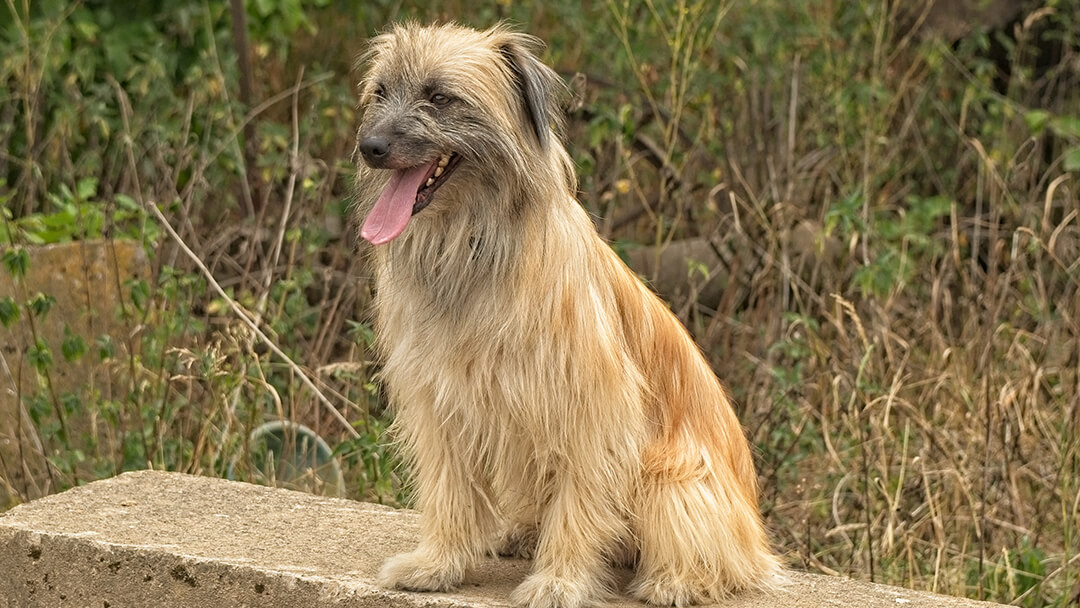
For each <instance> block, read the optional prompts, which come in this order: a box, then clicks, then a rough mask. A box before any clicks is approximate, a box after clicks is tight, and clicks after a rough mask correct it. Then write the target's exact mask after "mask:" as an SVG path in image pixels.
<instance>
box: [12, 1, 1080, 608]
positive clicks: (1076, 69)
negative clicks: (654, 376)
mask: <svg viewBox="0 0 1080 608" xmlns="http://www.w3.org/2000/svg"><path fill="white" fill-rule="evenodd" d="M0 14H3V17H2V18H0V208H2V218H0V250H2V262H3V264H0V324H2V326H0V510H2V509H4V508H8V507H11V506H13V505H15V504H18V503H20V502H23V501H26V500H30V499H33V498H36V497H39V496H43V495H46V494H49V493H53V492H58V491H61V490H63V489H65V488H68V487H71V486H73V485H76V484H80V483H85V482H87V481H90V480H93V479H97V478H101V477H106V476H110V475H114V474H117V473H119V472H122V471H125V470H132V469H142V468H150V467H152V468H155V469H165V470H174V471H184V472H188V473H195V474H202V475H215V476H224V477H230V478H234V479H240V480H246V481H255V482H259V483H269V484H277V485H285V486H288V487H298V488H302V489H307V490H310V491H315V492H323V493H329V494H337V495H344V496H348V497H352V498H358V499H363V500H378V501H382V502H386V503H390V504H407V501H408V495H407V486H406V485H405V484H404V483H403V480H404V479H405V478H407V472H406V471H402V470H400V469H399V468H398V467H397V462H396V460H395V458H394V454H393V449H392V447H391V446H390V445H388V440H387V438H386V436H385V433H384V429H385V428H386V426H387V424H388V423H389V420H390V416H391V413H390V412H388V411H387V409H386V404H385V400H384V398H383V397H382V395H381V393H380V390H379V388H378V380H377V372H378V364H377V361H376V360H375V359H374V357H373V354H372V351H371V340H372V333H371V329H370V325H369V318H368V316H367V303H368V301H369V299H370V284H369V281H368V270H367V268H366V267H365V264H364V260H363V259H362V256H361V255H358V254H357V247H356V239H355V238H354V225H353V223H352V222H353V220H352V219H351V218H350V217H349V204H350V203H349V191H350V179H351V175H352V163H351V152H352V147H353V137H354V129H355V126H356V122H357V116H356V106H355V97H354V93H355V91H354V86H355V82H356V81H357V80H358V78H359V74H358V73H357V72H356V69H355V66H354V65H353V63H354V60H355V57H356V56H357V54H358V53H359V52H360V51H361V50H362V49H363V47H364V43H365V40H366V39H367V37H368V36H370V35H371V34H372V33H373V32H376V31H378V30H379V29H380V28H382V27H383V26H384V25H385V24H387V23H389V22H391V21H393V20H399V19H406V18H413V19H419V20H424V21H427V20H457V21H460V22H464V23H466V24H469V25H475V26H479V27H483V26H487V25H490V24H492V23H494V22H495V21H497V20H499V19H509V20H511V21H512V22H514V23H516V24H519V25H520V27H521V29H523V30H525V31H528V32H530V33H532V34H535V35H537V36H540V37H541V38H543V39H544V40H546V41H547V42H548V45H549V46H548V50H547V55H546V57H545V59H546V60H547V61H548V62H549V63H550V64H552V65H553V66H555V67H556V68H557V69H558V70H559V71H560V73H562V74H563V75H564V76H565V77H566V79H567V81H568V82H569V83H570V85H571V89H572V91H573V95H572V96H571V99H570V100H569V101H568V105H567V112H568V115H569V125H570V126H569V132H568V138H567V139H568V141H567V145H568V148H569V149H570V151H571V153H572V155H573V157H574V159H575V160H576V162H577V166H578V169H579V172H580V185H579V188H580V193H579V194H580V200H581V201H582V204H583V205H585V207H586V208H587V209H588V210H589V211H590V212H591V213H592V214H593V216H594V217H595V219H596V223H597V227H598V229H599V231H600V232H601V234H602V235H603V236H604V237H605V238H607V239H609V240H610V241H611V242H612V244H613V246H614V247H615V248H616V249H617V250H618V251H619V252H620V254H622V255H624V256H625V258H626V259H627V260H628V262H630V263H631V265H632V266H633V267H634V268H635V270H637V271H638V272H639V273H640V274H641V275H642V277H643V279H644V280H647V281H650V282H651V284H652V285H653V286H654V287H655V288H656V289H657V290H658V291H660V292H661V294H662V295H663V296H664V297H665V299H667V300H668V301H669V302H670V303H671V304H672V307H673V309H674V310H675V311H676V313H677V314H678V315H679V316H680V318H681V319H682V320H683V321H684V322H685V323H686V324H687V326H688V327H689V328H690V329H691V331H692V333H693V334H694V336H695V338H696V340H697V342H698V344H699V345H700V347H701V348H702V350H703V351H704V352H705V353H706V354H707V355H708V357H709V359H710V361H711V362H712V363H713V365H714V367H715V369H716V371H717V373H718V374H719V376H720V377H721V378H722V379H723V380H724V382H725V383H726V384H727V385H728V386H729V387H730V388H731V390H732V392H733V393H734V395H735V397H736V399H737V401H738V409H739V414H740V417H741V419H742V420H743V422H744V424H745V425H746V428H747V432H748V434H749V436H750V438H751V440H752V442H753V443H754V445H755V446H756V455H757V458H758V467H759V471H760V475H761V483H762V489H763V498H762V505H763V509H764V511H765V513H766V516H767V519H768V522H769V524H770V526H771V528H772V530H773V532H774V537H775V540H776V543H777V545H778V546H779V547H780V549H781V550H782V551H783V552H784V553H785V555H786V558H787V560H788V561H789V563H791V564H792V565H793V566H794V567H797V568H804V569H807V570H810V571H817V572H826V573H840V574H844V575H850V576H854V577H857V578H861V579H867V580H874V581H878V582H886V583H891V584H896V585H902V586H908V587H912V588H919V589H929V590H934V591H938V592H944V593H952V594H959V595H967V596H971V597H980V598H985V599H992V600H997V601H1002V602H1011V603H1015V604H1017V605H1022V606H1075V605H1080V583H1078V581H1080V535H1078V525H1080V476H1078V474H1080V450H1078V447H1077V435H1078V431H1080V427H1078V424H1080V423H1078V416H1080V414H1078V408H1080V293H1078V291H1080V289H1078V288H1080V261H1078V258H1080V202H1078V195H1077V191H1078V184H1077V179H1078V177H1080V86H1078V85H1080V54H1078V51H1080V40H1078V36H1080V0H1040V1H1019V0H1017V1H1009V0H991V1H986V0H971V1H963V2H945V1H944V0H941V2H940V3H935V2H933V1H931V0H911V1H900V0H896V1H891V0H862V1H858V2H839V1H833V0H790V1H789V0H756V1H754V0H747V1H743V2H734V1H716V0H646V1H644V2H639V1H633V2H632V1H630V0H606V1H597V2H583V3H578V2H568V1H564V0H549V1H547V2H540V3H536V4H531V3H522V2H515V1H513V0H495V1H487V2H485V1H479V2H476V1H470V2H464V1H460V0H458V1H455V0H450V1H449V2H444V3H434V4H433V3H422V2H413V1H411V0H400V1H391V0H371V1H367V2H349V1H345V0H248V1H247V2H243V1H241V0H232V1H231V2H228V3H226V2H211V1H209V0H203V1H198V0H184V1H180V0H145V1H143V2H137V3H132V2H119V1H112V0H83V1H82V2H78V1H70V0H6V1H5V2H4V3H3V4H2V5H0ZM256 330H257V331H256Z"/></svg>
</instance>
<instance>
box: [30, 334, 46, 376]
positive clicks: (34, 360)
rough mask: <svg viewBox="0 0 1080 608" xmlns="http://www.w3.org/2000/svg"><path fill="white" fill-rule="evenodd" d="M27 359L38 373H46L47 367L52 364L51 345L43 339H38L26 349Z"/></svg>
mask: <svg viewBox="0 0 1080 608" xmlns="http://www.w3.org/2000/svg"><path fill="white" fill-rule="evenodd" d="M26 359H27V360H28V361H29V363H30V366H31V367H33V368H34V369H36V370H37V371H38V373H45V369H46V368H48V367H49V365H51V364H52V351H50V350H49V345H48V344H45V342H43V341H41V340H36V341H35V342H34V345H33V346H31V347H30V348H29V349H27V351H26Z"/></svg>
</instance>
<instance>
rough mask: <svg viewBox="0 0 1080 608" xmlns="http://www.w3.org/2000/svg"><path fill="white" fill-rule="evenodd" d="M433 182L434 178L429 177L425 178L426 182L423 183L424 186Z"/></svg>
mask: <svg viewBox="0 0 1080 608" xmlns="http://www.w3.org/2000/svg"><path fill="white" fill-rule="evenodd" d="M434 183H435V178H433V177H429V178H427V182H425V183H424V185H425V186H430V185H431V184H434Z"/></svg>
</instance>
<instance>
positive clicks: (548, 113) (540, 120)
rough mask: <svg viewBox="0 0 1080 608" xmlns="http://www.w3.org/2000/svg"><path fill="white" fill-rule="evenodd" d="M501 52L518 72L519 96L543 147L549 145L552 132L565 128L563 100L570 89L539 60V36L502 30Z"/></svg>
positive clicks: (511, 69)
mask: <svg viewBox="0 0 1080 608" xmlns="http://www.w3.org/2000/svg"><path fill="white" fill-rule="evenodd" d="M500 38H501V40H500V42H499V46H498V49H499V53H501V54H502V56H503V59H505V60H506V63H507V65H508V66H509V68H510V71H511V72H512V73H513V75H514V80H515V83H516V84H517V88H518V96H519V98H520V99H521V102H522V103H523V104H524V106H525V113H526V115H527V116H528V118H529V122H530V123H532V128H533V132H534V133H535V134H536V139H537V141H539V142H540V147H541V148H547V146H548V142H549V141H550V140H551V132H552V131H555V132H559V131H560V130H561V128H562V109H561V107H560V99H561V98H562V96H563V95H564V94H565V92H566V85H565V84H564V83H563V81H562V79H561V78H559V75H558V74H556V73H555V70H553V69H551V68H549V67H548V66H546V65H544V63H543V62H541V61H540V60H539V59H537V57H536V55H535V53H534V50H539V49H540V48H542V47H543V43H542V42H540V41H539V40H538V39H537V38H533V37H532V36H528V35H525V34H519V33H516V32H505V31H504V32H501V36H500Z"/></svg>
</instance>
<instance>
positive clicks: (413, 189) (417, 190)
mask: <svg viewBox="0 0 1080 608" xmlns="http://www.w3.org/2000/svg"><path fill="white" fill-rule="evenodd" d="M460 162H461V155H459V154H455V153H453V152H450V153H448V154H443V155H442V156H440V157H439V158H437V159H435V160H434V161H432V162H430V163H426V164H422V165H417V166H415V167H411V168H409V169H398V170H395V171H394V172H393V174H392V175H391V176H390V181H388V182H387V183H386V188H385V189H384V190H383V192H382V194H380V195H379V200H377V201H376V202H375V206H374V207H373V208H372V209H371V212H370V213H368V216H367V219H365V220H364V226H363V227H362V228H361V229H360V236H362V237H364V238H365V239H367V240H368V241H370V242H371V243H372V244H375V245H382V244H383V243H389V242H390V241H392V240H394V239H395V238H397V236H398V235H399V234H401V233H402V231H404V230H405V226H407V225H408V223H409V218H411V217H412V216H413V215H415V214H417V213H419V212H420V211H421V210H422V209H423V208H424V207H427V206H428V204H429V203H430V202H431V198H432V196H434V195H435V191H436V190H438V189H439V187H440V186H442V185H443V184H445V183H446V180H447V179H449V178H450V174H451V173H453V172H454V169H457V166H458V164H459V163H460Z"/></svg>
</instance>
